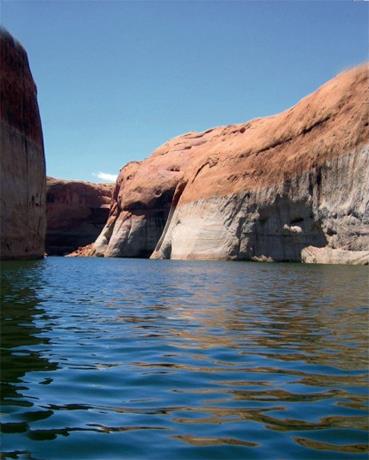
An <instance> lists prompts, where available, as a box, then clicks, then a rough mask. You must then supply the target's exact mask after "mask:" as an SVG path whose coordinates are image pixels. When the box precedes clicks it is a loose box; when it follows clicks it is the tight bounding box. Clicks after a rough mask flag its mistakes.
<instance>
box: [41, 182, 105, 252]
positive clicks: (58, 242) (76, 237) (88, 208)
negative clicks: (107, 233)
mask: <svg viewBox="0 0 369 460" xmlns="http://www.w3.org/2000/svg"><path fill="white" fill-rule="evenodd" d="M112 191H113V185H110V184H94V183H91V182H83V181H64V180H60V179H54V178H52V177H48V178H47V232H46V252H47V254H48V255H66V254H68V253H70V252H72V251H75V250H76V249H78V248H79V247H81V246H85V245H88V244H90V243H92V242H94V241H95V239H96V238H97V236H98V235H99V233H100V232H101V230H102V228H103V227H104V225H105V223H106V220H107V218H108V215H109V207H110V201H111V196H112Z"/></svg>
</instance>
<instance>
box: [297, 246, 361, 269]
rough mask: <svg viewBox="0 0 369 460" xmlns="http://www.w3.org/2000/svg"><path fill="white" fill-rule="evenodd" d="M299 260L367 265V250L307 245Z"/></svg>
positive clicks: (314, 262) (308, 262)
mask: <svg viewBox="0 0 369 460" xmlns="http://www.w3.org/2000/svg"><path fill="white" fill-rule="evenodd" d="M301 260H302V262H304V263H306V264H346V265H369V251H345V250H344V249H331V248H314V246H308V247H306V248H304V249H303V250H302V252H301Z"/></svg>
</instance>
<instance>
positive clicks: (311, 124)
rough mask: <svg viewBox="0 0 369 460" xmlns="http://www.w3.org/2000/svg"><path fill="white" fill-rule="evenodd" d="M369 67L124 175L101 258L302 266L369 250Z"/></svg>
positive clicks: (167, 151) (171, 147)
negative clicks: (328, 252) (324, 255)
mask: <svg viewBox="0 0 369 460" xmlns="http://www.w3.org/2000/svg"><path fill="white" fill-rule="evenodd" d="M368 100H369V86H368V66H367V65H362V66H359V67H357V68H354V69H351V70H348V71H346V72H343V73H342V74H340V75H338V76H337V77H336V78H334V79H333V80H331V81H329V82H328V83H326V84H325V85H323V86H322V87H321V88H319V89H318V90H317V91H316V92H314V93H313V94H311V95H309V96H307V97H305V98H304V99H302V100H301V101H300V102H299V103H297V104H296V105H295V106H293V107H292V108H290V109H289V110H286V111H285V112H282V113H280V114H278V115H274V116H271V117H267V118H262V119H255V120H252V121H249V122H247V123H243V124H239V125H232V126H225V127H218V128H214V129H209V130H207V131H204V132H201V133H187V134H185V135H182V136H179V137H177V138H174V139H172V140H170V141H168V142H167V143H165V144H164V145H163V146H161V147H159V148H158V149H157V150H156V151H155V152H154V153H153V154H152V155H151V156H150V157H149V158H148V159H147V160H145V161H142V162H134V163H130V164H128V165H127V166H125V167H124V168H123V169H122V170H121V172H120V175H119V178H118V181H117V184H116V188H115V191H114V195H113V200H112V207H111V211H110V216H109V219H108V222H107V225H106V226H105V228H104V229H103V231H102V233H101V234H100V236H99V238H98V239H97V241H96V242H95V245H94V252H95V254H96V255H100V256H120V257H141V256H149V255H150V254H151V257H152V258H173V259H245V260H276V261H284V260H286V261H299V260H301V251H302V250H303V249H304V248H305V247H307V246H315V247H329V248H332V249H343V250H348V251H363V250H368V249H369V205H368V202H369V191H368V188H369V141H368V140H369V123H368V118H369V113H368V104H367V101H368Z"/></svg>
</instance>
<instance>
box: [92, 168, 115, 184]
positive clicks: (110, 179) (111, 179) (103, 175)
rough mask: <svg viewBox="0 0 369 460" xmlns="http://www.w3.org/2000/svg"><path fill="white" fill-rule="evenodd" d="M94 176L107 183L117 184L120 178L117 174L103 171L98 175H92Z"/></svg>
mask: <svg viewBox="0 0 369 460" xmlns="http://www.w3.org/2000/svg"><path fill="white" fill-rule="evenodd" d="M92 175H93V176H95V177H97V178H98V179H101V180H103V181H106V182H115V181H116V180H117V177H118V176H117V174H109V173H105V172H101V171H99V172H98V173H92Z"/></svg>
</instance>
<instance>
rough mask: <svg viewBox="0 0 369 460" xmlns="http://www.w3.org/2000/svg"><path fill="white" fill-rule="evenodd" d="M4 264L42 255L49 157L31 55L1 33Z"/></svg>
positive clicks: (0, 253) (0, 168)
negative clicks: (47, 156) (46, 172)
mask: <svg viewBox="0 0 369 460" xmlns="http://www.w3.org/2000/svg"><path fill="white" fill-rule="evenodd" d="M0 102H1V103H0V187H1V189H0V200H1V203H0V240H1V247H0V258H1V259H32V258H40V257H43V255H44V243H45V230H46V203H45V196H46V175H45V156H44V145H43V136H42V128H41V119H40V113H39V109H38V104H37V89H36V85H35V83H34V81H33V78H32V74H31V70H30V67H29V63H28V57H27V53H26V51H25V50H24V48H23V47H22V45H20V44H19V43H18V42H17V41H16V40H15V39H14V38H13V37H12V36H11V35H10V34H9V33H8V32H7V31H6V30H5V29H3V28H0Z"/></svg>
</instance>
